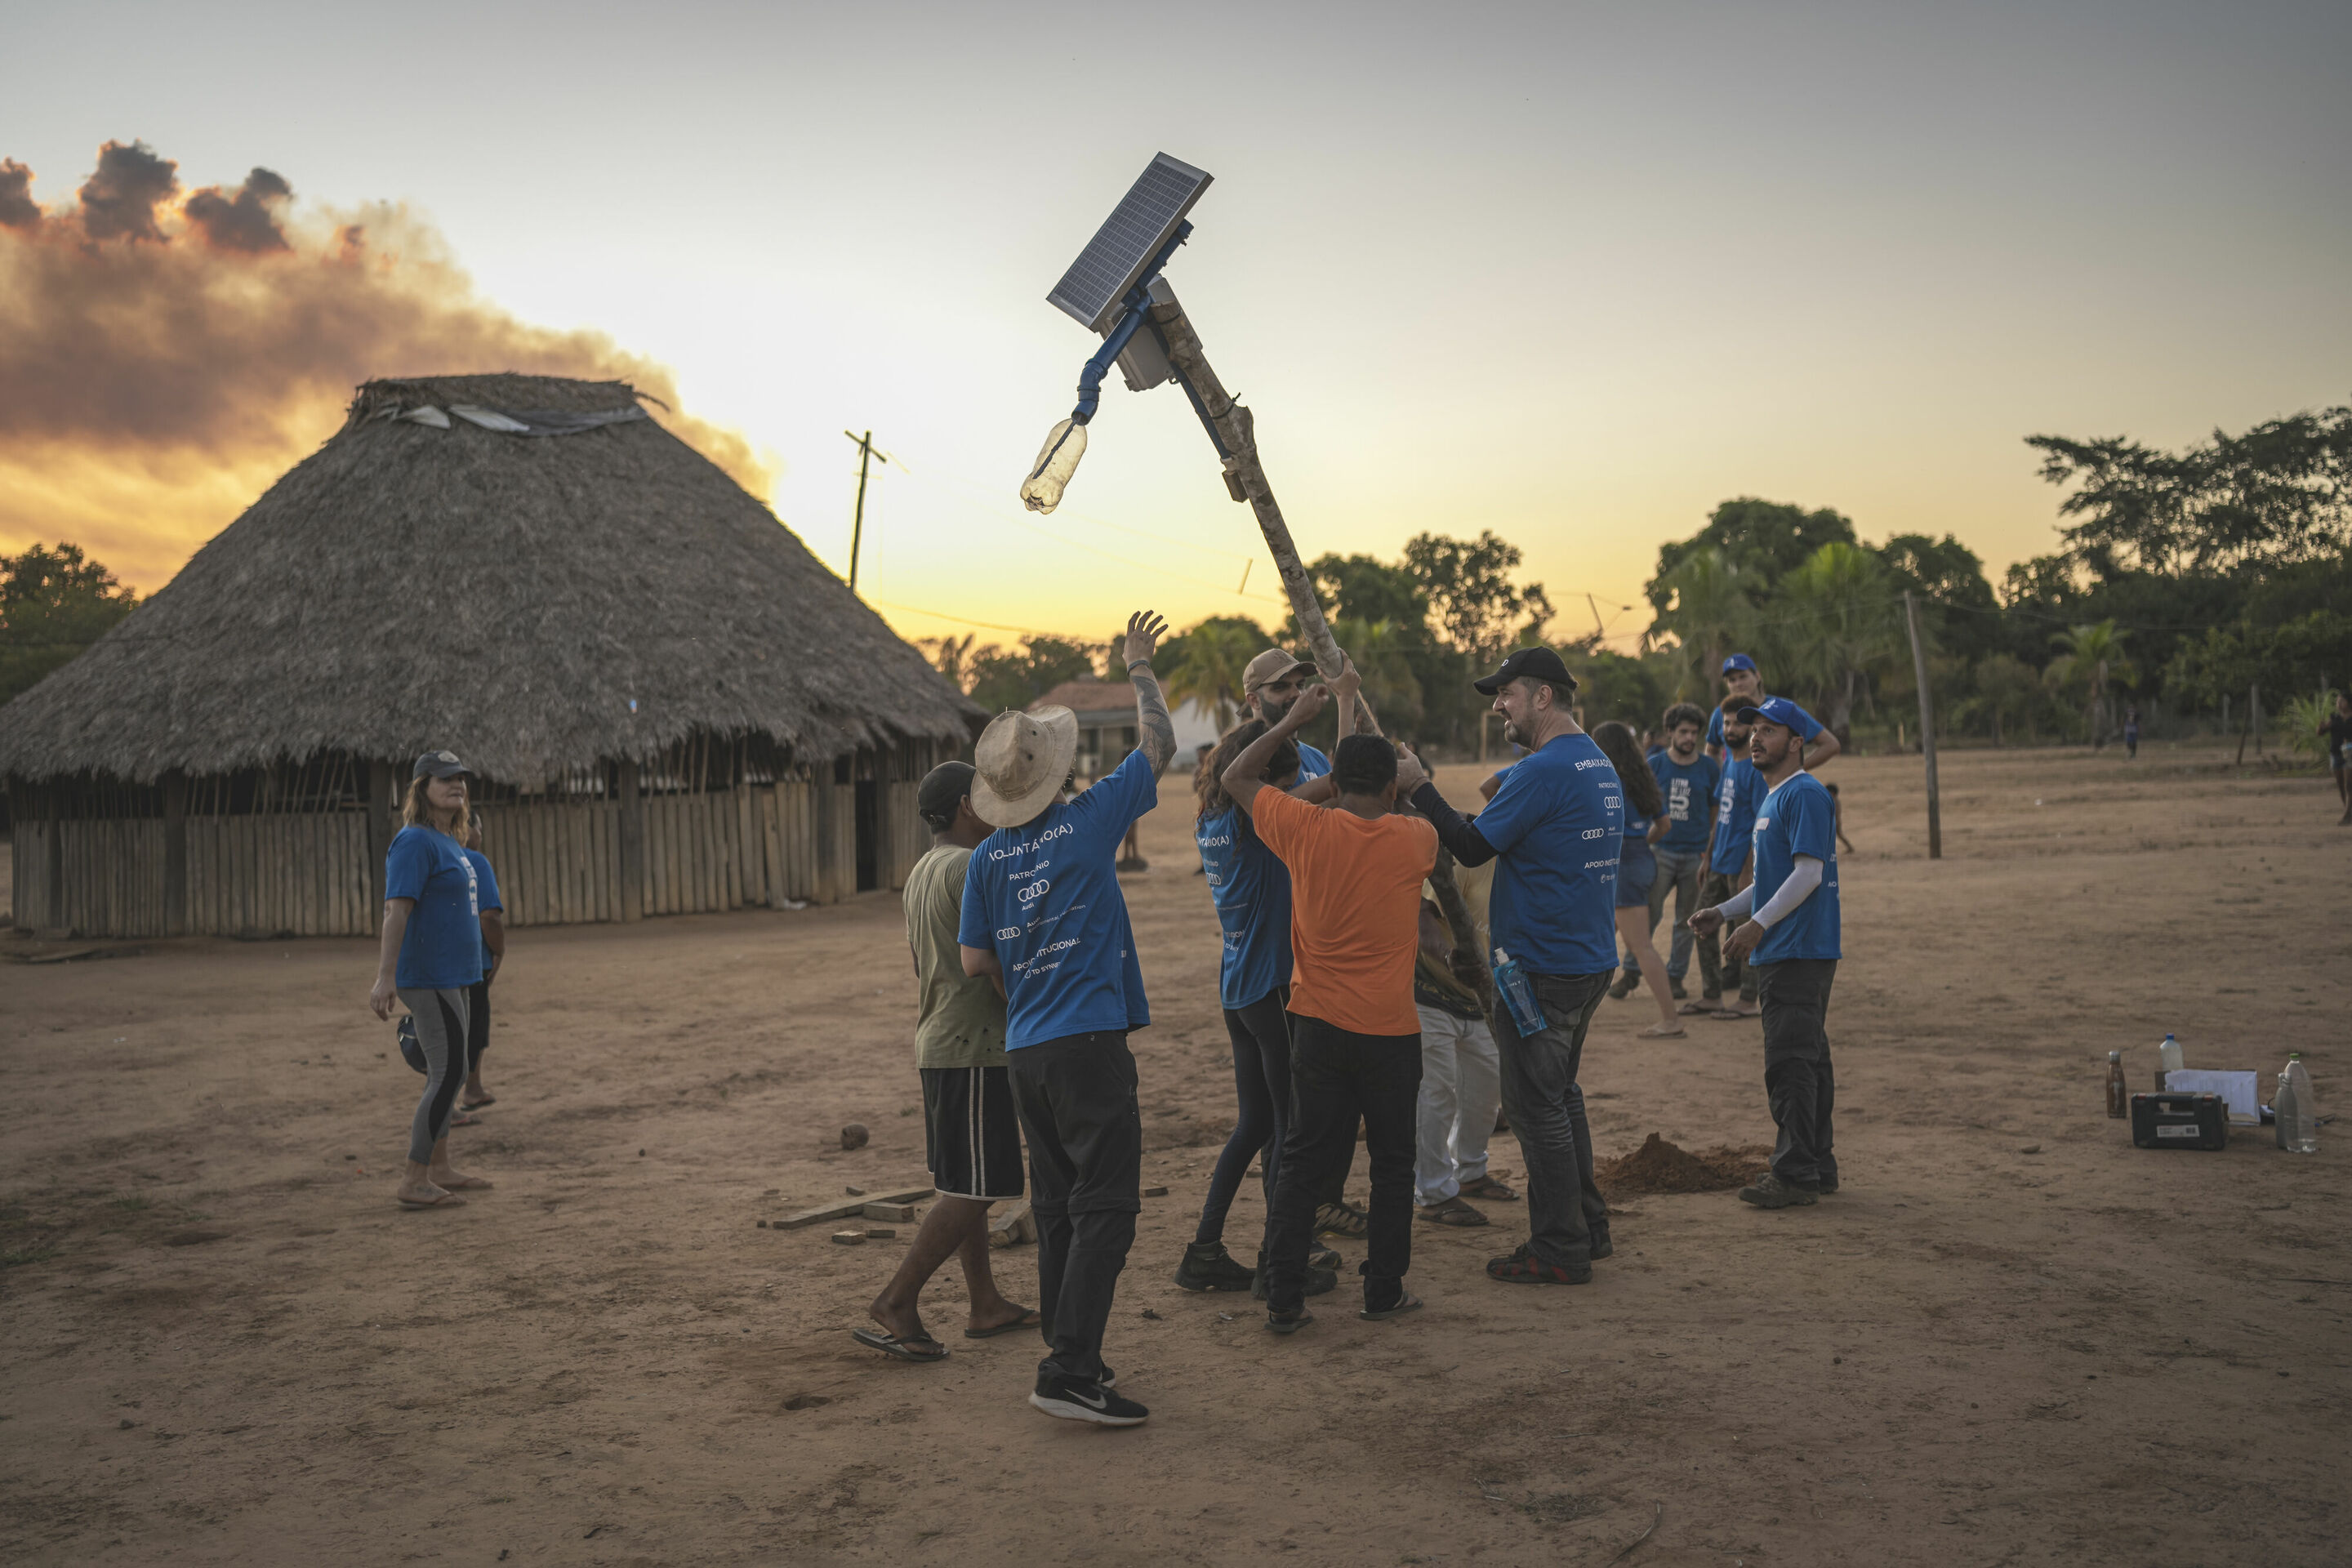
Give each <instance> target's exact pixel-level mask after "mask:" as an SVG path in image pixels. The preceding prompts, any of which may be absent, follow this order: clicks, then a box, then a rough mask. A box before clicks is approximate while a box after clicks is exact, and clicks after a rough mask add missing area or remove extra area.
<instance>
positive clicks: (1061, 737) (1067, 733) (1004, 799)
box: [971, 706, 1078, 827]
mask: <svg viewBox="0 0 2352 1568" xmlns="http://www.w3.org/2000/svg"><path fill="white" fill-rule="evenodd" d="M1077 756H1078V716H1077V715H1076V713H1073V712H1071V711H1070V710H1068V709H1066V708H1061V707H1053V706H1048V707H1045V708H1038V709H1034V710H1031V711H1029V712H1027V713H1010V712H1008V713H999V714H998V715H997V716H996V717H995V718H993V719H992V720H990V721H988V728H987V729H985V730H982V731H981V732H980V740H979V742H978V743H977V744H975V745H974V746H973V747H972V749H971V763H972V767H973V768H974V769H975V770H976V771H977V773H978V776H977V777H976V778H974V779H973V780H972V783H971V809H972V811H973V813H974V814H975V815H976V816H979V818H980V819H981V820H982V822H985V823H987V824H988V825H989V826H991V827H1018V826H1021V825H1022V824H1023V823H1024V822H1028V821H1031V820H1033V819H1034V817H1035V816H1037V814H1038V813H1039V812H1041V811H1044V810H1045V808H1046V807H1047V806H1049V805H1053V804H1054V795H1055V792H1057V791H1059V790H1060V789H1061V787H1062V781H1063V780H1064V779H1066V778H1068V777H1069V776H1070V764H1071V763H1074V762H1076V760H1077Z"/></svg>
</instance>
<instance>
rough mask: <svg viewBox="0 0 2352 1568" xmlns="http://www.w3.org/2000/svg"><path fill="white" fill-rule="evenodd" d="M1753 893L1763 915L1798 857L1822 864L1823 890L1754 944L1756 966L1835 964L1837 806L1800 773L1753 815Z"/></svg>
mask: <svg viewBox="0 0 2352 1568" xmlns="http://www.w3.org/2000/svg"><path fill="white" fill-rule="evenodd" d="M1755 833H1756V889H1755V900H1756V901H1755V903H1754V904H1753V905H1752V906H1750V907H1751V908H1753V909H1759V910H1760V909H1762V908H1763V907H1764V906H1765V905H1766V904H1769V903H1770V902H1771V901H1772V895H1773V894H1775V893H1777V892H1779V891H1780V884H1781V883H1783V882H1785V881H1787V880H1788V879H1789V873H1790V871H1792V870H1794V869H1796V864H1797V857H1798V856H1800V855H1811V857H1812V858H1814V859H1816V860H1819V861H1820V862H1821V863H1822V881H1821V886H1819V887H1817V888H1815V889H1813V890H1812V891H1811V893H1809V894H1807V895H1806V896H1805V901H1804V902H1803V903H1801V904H1799V905H1798V906H1797V907H1796V909H1795V910H1794V911H1793V912H1791V913H1790V915H1789V917H1788V918H1787V919H1785V920H1783V921H1781V922H1780V924H1779V925H1776V926H1774V927H1773V928H1772V929H1771V930H1770V931H1767V932H1765V933H1764V940H1763V941H1762V942H1758V943H1757V944H1756V962H1757V963H1780V962H1781V961H1782V960H1783V959H1790V958H1839V957H1843V953H1841V952H1839V949H1838V871H1837V802H1836V801H1835V800H1832V798H1831V797H1830V792H1829V791H1828V790H1826V789H1823V788H1822V782H1821V781H1820V780H1819V779H1817V778H1815V777H1813V775H1812V774H1811V773H1804V772H1802V771H1800V772H1798V773H1795V774H1793V775H1791V776H1790V777H1789V778H1786V779H1784V780H1782V781H1781V782H1780V784H1778V785H1777V786H1775V787H1774V789H1773V790H1772V792H1771V793H1770V794H1769V795H1766V796H1765V797H1764V804H1763V805H1761V806H1760V807H1759V808H1758V810H1757V813H1756V828H1755Z"/></svg>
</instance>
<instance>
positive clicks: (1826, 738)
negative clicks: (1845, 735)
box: [1797, 730, 1845, 773]
mask: <svg viewBox="0 0 2352 1568" xmlns="http://www.w3.org/2000/svg"><path fill="white" fill-rule="evenodd" d="M1844 750H1845V747H1844V746H1843V745H1841V744H1840V743H1839V742H1838V738H1837V737H1836V736H1835V735H1833V734H1832V733H1830V731H1827V730H1823V731H1822V732H1821V733H1820V734H1818V735H1816V736H1814V737H1813V738H1812V739H1811V740H1810V741H1806V742H1802V743H1801V749H1800V750H1799V752H1798V753H1797V755H1798V756H1799V757H1800V758H1801V763H1800V764H1799V765H1800V766H1801V767H1802V768H1803V769H1804V770H1805V771H1806V772H1807V773H1811V772H1812V771H1813V770H1814V769H1815V768H1817V767H1820V766H1821V765H1822V763H1826V762H1828V761H1829V760H1830V759H1831V758H1832V757H1834V756H1836V755H1837V754H1838V753H1839V752H1843V751H1844Z"/></svg>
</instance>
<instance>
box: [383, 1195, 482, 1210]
mask: <svg viewBox="0 0 2352 1568" xmlns="http://www.w3.org/2000/svg"><path fill="white" fill-rule="evenodd" d="M392 1201H393V1202H394V1203H396V1204H398V1205H400V1206H401V1207H402V1208H404V1209H455V1208H463V1207H465V1206H466V1200H465V1199H463V1198H461V1197H459V1196H458V1195H457V1194H455V1193H443V1194H441V1195H440V1196H439V1197H437V1198H394V1199H393V1200H392Z"/></svg>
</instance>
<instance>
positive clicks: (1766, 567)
mask: <svg viewBox="0 0 2352 1568" xmlns="http://www.w3.org/2000/svg"><path fill="white" fill-rule="evenodd" d="M1855 542H1856V540H1855V537H1854V531H1853V522H1852V521H1849V520H1848V519H1846V518H1845V517H1843V516H1841V515H1840V514H1839V513H1837V512H1834V511H1832V510H1829V509H1828V508H1826V507H1823V508H1822V509H1820V510H1814V511H1807V510H1804V508H1802V507H1797V506H1790V505H1789V504H1788V503H1787V502H1785V501H1769V500H1758V499H1757V498H1756V497H1754V496H1739V497H1736V498H1735V499H1733V500H1727V501H1725V502H1724V503H1723V504H1722V505H1720V506H1718V507H1717V508H1716V509H1715V510H1714V511H1713V512H1711V513H1709V514H1708V516H1707V520H1706V527H1705V528H1702V529H1700V530H1699V531H1697V532H1696V533H1695V534H1693V535H1692V536H1691V537H1690V538H1688V539H1684V540H1677V541H1675V542H1670V543H1666V544H1662V545H1660V546H1659V547H1658V570H1657V574H1656V575H1654V576H1653V577H1652V578H1651V579H1650V581H1649V584H1648V585H1647V586H1646V587H1645V588H1644V589H1643V592H1644V593H1646V594H1647V595H1649V598H1650V605H1651V607H1652V608H1653V609H1654V610H1657V611H1660V612H1664V609H1665V608H1666V606H1667V605H1668V604H1669V603H1670V602H1672V600H1673V598H1674V590H1673V589H1672V588H1670V587H1668V586H1667V584H1666V579H1667V577H1668V576H1670V575H1671V574H1673V572H1674V569H1675V567H1676V566H1679V565H1681V564H1682V562H1683V558H1684V557H1685V556H1686V555H1690V554H1693V553H1695V552H1698V551H1702V550H1720V551H1722V552H1724V555H1725V557H1726V558H1727V559H1728V560H1729V561H1730V563H1731V565H1732V568H1733V570H1735V571H1737V572H1738V574H1739V576H1740V580H1741V582H1742V584H1744V585H1745V587H1746V589H1747V592H1748V595H1749V596H1750V597H1751V598H1753V599H1757V600H1758V601H1759V602H1760V601H1761V600H1762V599H1763V598H1764V597H1765V596H1766V595H1769V594H1770V593H1771V592H1772V591H1773V589H1774V588H1775V587H1776V586H1777V584H1779V583H1780V579H1781V578H1782V577H1784V576H1786V575H1787V574H1789V573H1790V572H1793V571H1795V570H1796V569H1797V568H1798V567H1799V566H1801V565H1803V564H1804V563H1806V562H1807V561H1809V560H1811V559H1812V557H1813V555H1814V553H1815V552H1817V551H1819V550H1820V549H1821V547H1822V545H1824V544H1853V543H1855Z"/></svg>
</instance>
